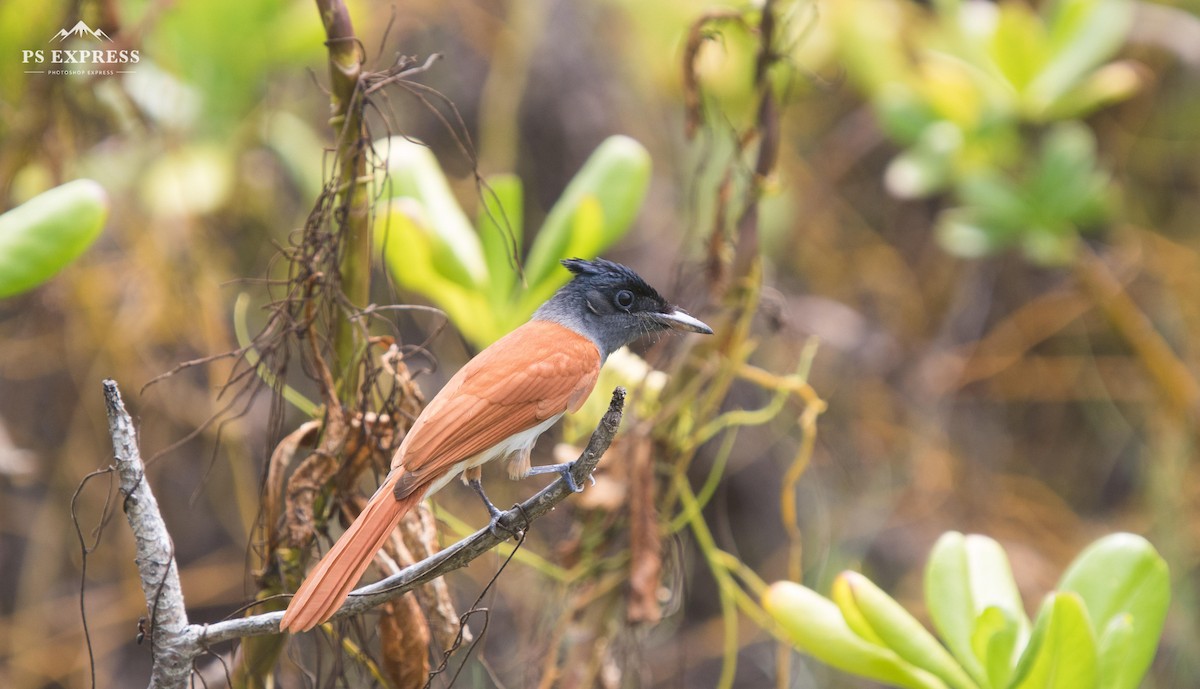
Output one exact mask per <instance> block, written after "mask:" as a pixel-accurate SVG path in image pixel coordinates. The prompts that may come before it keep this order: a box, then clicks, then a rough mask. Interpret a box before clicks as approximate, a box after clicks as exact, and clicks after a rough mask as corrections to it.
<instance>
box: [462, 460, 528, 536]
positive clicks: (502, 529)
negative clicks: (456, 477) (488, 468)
mask: <svg viewBox="0 0 1200 689" xmlns="http://www.w3.org/2000/svg"><path fill="white" fill-rule="evenodd" d="M468 471H470V470H469V469H468ZM476 473H482V472H480V471H478V468H476ZM467 485H468V486H470V487H471V488H472V489H474V490H475V492H476V493H478V494H479V499H480V500H482V501H483V506H484V507H486V508H487V511H488V514H490V515H492V520H491V521H490V522H488V531H491V532H492V535H493V536H495V537H496V538H499V539H500V540H502V541H505V540H508V537H509V536H512V537H513V538H520V537H521V536H520V529H514V528H511V527H510V526H509V525H508V524H505V523H504V513H503V512H501V511H500V510H499V508H497V507H496V506H495V505H493V504H492V501H491V500H489V499H488V496H487V493H484V492H483V482H482V481H480V480H479V477H478V476H473V477H470V478H468V479H467Z"/></svg>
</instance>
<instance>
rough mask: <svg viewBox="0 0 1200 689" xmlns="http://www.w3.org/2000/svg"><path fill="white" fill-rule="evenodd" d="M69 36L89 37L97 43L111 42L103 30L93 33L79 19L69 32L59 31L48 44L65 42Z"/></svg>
mask: <svg viewBox="0 0 1200 689" xmlns="http://www.w3.org/2000/svg"><path fill="white" fill-rule="evenodd" d="M71 36H80V37H83V36H91V37H92V38H94V39H96V40H97V41H108V42H110V43H111V42H112V39H111V38H109V37H108V34H106V33H104V30H103V29H96V30H95V31H93V30H92V29H91V27H89V26H88V25H87V24H85V23H84V22H83V20H82V19H80V20H79V21H78V22H77V23H76V24H75V26H72V27H71V29H70V30H69V31H68V30H67V29H59V30H58V33H56V34H54V38H51V39H50V40H49V41H48V42H49V43H53V42H55V41H58V42H59V43H61V42H63V41H65V40H67V39H68V38H70V37H71Z"/></svg>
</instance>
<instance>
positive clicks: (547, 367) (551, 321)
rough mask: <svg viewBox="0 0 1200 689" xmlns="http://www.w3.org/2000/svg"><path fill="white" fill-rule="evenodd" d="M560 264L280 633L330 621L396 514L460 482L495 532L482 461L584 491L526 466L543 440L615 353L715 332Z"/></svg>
mask: <svg viewBox="0 0 1200 689" xmlns="http://www.w3.org/2000/svg"><path fill="white" fill-rule="evenodd" d="M561 263H562V265H563V266H564V267H565V268H566V269H567V270H569V271H570V272H571V274H572V277H571V279H570V281H569V282H567V283H566V284H565V285H564V286H563V287H561V288H560V289H559V290H558V291H557V292H555V294H554V295H553V296H552V297H551V298H550V299H549V300H547V301H546V302H545V303H544V304H542V305H541V306H540V307H539V308H538V309H537V310H536V311H535V312H534V313H533V316H532V317H531V318H530V319H529V321H527V322H526V323H524V324H523V325H521V326H518V327H517V328H516V329H514V330H513V331H512V332H510V333H508V334H507V335H505V336H504V337H502V338H500V339H499V340H497V341H496V342H494V343H492V344H491V345H489V346H488V347H486V348H485V349H484V350H483V351H481V352H479V354H477V355H475V356H474V357H473V358H472V359H471V360H470V361H468V362H467V363H466V364H465V365H464V366H463V367H462V368H461V369H459V371H458V372H457V373H455V374H454V376H453V377H451V378H450V380H449V381H448V382H447V383H446V385H445V386H444V387H443V388H442V389H441V391H439V392H438V394H437V395H435V396H434V398H433V399H432V400H431V401H430V402H429V404H428V405H427V406H426V407H425V409H424V410H423V411H422V412H421V414H420V415H418V416H417V419H416V421H414V422H413V424H412V426H411V427H410V428H409V430H408V432H407V433H406V434H405V437H404V440H403V441H401V443H400V447H399V448H398V449H397V450H396V453H395V455H394V456H393V458H392V462H391V469H390V471H389V472H388V474H387V476H386V477H385V478H384V481H383V483H382V484H381V485H380V487H379V489H378V490H377V491H376V492H375V494H374V495H373V496H372V497H371V499H370V500H369V501H368V502H367V505H366V506H365V507H364V508H363V510H362V512H361V513H360V514H359V516H358V517H357V518H356V519H355V520H354V522H353V523H351V524H350V526H349V528H347V529H346V531H345V532H344V533H343V534H342V535H341V537H340V538H339V539H338V540H337V541H336V542H335V543H334V545H333V547H332V548H330V549H329V551H328V552H327V553H326V554H325V556H324V557H322V558H321V559H320V561H319V562H318V563H317V565H316V566H315V567H314V568H313V570H312V571H311V572H310V573H309V575H308V576H307V577H306V578H305V580H304V581H303V582H302V583H301V585H300V588H299V589H297V590H296V593H295V595H294V596H293V597H292V599H291V601H290V602H289V604H288V607H287V610H286V611H285V612H284V615H283V619H282V621H281V622H280V625H279V626H280V630H281V631H287V632H303V631H307V630H309V629H312V628H313V627H315V626H317V625H319V624H321V623H322V622H324V621H325V620H327V619H329V618H330V617H331V616H332V615H333V613H334V612H336V611H337V609H338V608H340V607H341V606H342V603H343V602H345V600H346V598H347V597H348V596H349V594H350V590H351V589H352V588H353V587H354V585H355V584H356V583H357V582H358V580H359V579H360V578H361V577H362V575H363V573H364V572H365V571H366V569H367V567H368V566H369V565H370V563H371V561H372V559H374V557H375V553H376V552H377V551H378V550H379V549H380V548H381V547H383V544H384V542H385V541H386V540H387V539H388V537H389V535H390V534H391V533H392V531H393V530H394V529H395V528H396V526H397V525H398V524H399V523H400V519H401V518H402V517H403V516H404V515H405V514H406V513H407V512H408V511H409V510H411V509H412V508H413V507H415V506H416V505H418V504H419V503H420V502H421V501H423V500H425V498H428V497H429V496H431V495H433V494H434V493H436V492H437V491H438V490H440V489H441V488H443V487H444V486H445V485H446V484H448V483H449V482H450V481H451V480H453V479H454V477H456V476H459V475H461V476H462V479H463V481H464V482H466V483H467V484H468V485H469V486H470V487H471V488H472V489H474V491H475V492H476V493H477V494H478V495H479V497H480V499H481V500H482V501H483V504H484V506H485V507H486V509H487V511H488V514H490V515H491V522H490V523H489V528H492V529H493V531H494V530H495V528H496V525H497V524H498V523H499V522H500V516H501V512H500V510H498V509H497V508H496V506H495V505H493V504H492V501H491V500H489V499H488V497H487V494H486V493H484V491H483V484H482V483H481V481H480V478H481V475H482V467H481V465H483V464H484V463H486V462H489V461H492V460H496V459H507V460H508V473H509V476H510V477H511V478H514V479H517V478H523V477H525V476H531V475H538V474H550V473H558V474H561V475H562V477H563V479H564V481H565V482H566V484H567V486H568V487H569V488H570V489H571V490H572V491H574V492H579V491H580V490H582V488H581V487H580V486H579V485H577V484H576V482H575V480H574V479H573V478H572V476H571V471H570V470H571V463H570V462H567V463H563V464H549V465H543V466H530V451H531V450H532V448H533V445H534V443H535V442H536V441H537V438H538V436H540V435H541V434H542V433H543V432H545V431H546V430H547V429H549V428H550V427H551V426H553V425H554V423H555V422H556V421H558V419H559V418H560V417H561V416H562V415H563V414H564V413H566V412H575V411H578V410H579V408H580V407H581V406H583V403H584V401H585V400H586V399H587V398H588V395H590V394H591V392H592V388H593V387H595V385H596V379H597V377H598V376H599V374H600V367H601V366H602V365H603V364H604V362H605V360H606V359H607V358H608V356H609V355H610V354H612V353H613V352H614V351H616V350H618V349H620V348H621V347H624V346H625V345H628V344H630V343H632V342H634V341H635V340H637V339H638V338H640V337H642V336H646V335H654V334H656V333H661V332H664V331H667V330H677V331H684V332H695V333H703V334H707V335H711V334H712V332H713V331H712V328H710V327H708V326H707V325H705V324H704V323H703V322H701V321H700V320H699V319H697V318H695V317H693V316H691V315H689V314H688V313H687V312H686V311H684V310H683V309H681V308H679V307H677V306H673V305H671V304H670V303H668V302H667V301H666V300H665V299H663V297H662V296H660V295H659V293H658V292H657V291H655V290H654V288H653V287H651V286H650V285H649V284H648V283H647V282H646V281H645V280H643V279H642V278H641V277H640V276H639V275H638V274H637V273H635V272H634V271H633V270H632V269H630V268H629V267H627V266H624V265H622V264H620V263H615V262H613V261H608V260H605V259H603V258H597V259H594V260H584V259H579V258H572V259H565V260H563V261H561Z"/></svg>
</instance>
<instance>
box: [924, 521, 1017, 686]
mask: <svg viewBox="0 0 1200 689" xmlns="http://www.w3.org/2000/svg"><path fill="white" fill-rule="evenodd" d="M925 600H926V604H927V605H928V606H929V615H930V617H931V618H932V620H933V625H934V627H935V628H937V630H938V633H939V634H941V636H942V639H943V640H945V642H946V645H947V646H948V647H949V648H950V651H951V652H952V653H953V654H954V657H955V658H957V659H958V661H959V663H961V664H962V666H963V667H964V668H965V669H966V670H967V672H968V673H969V674H970V675H971V677H972V678H973V679H974V680H975V681H976V682H977V683H978V684H980V685H983V686H987V685H988V680H987V673H986V672H985V671H984V668H983V664H982V663H980V661H979V659H978V658H977V657H976V655H975V652H974V649H973V648H972V645H971V638H972V635H973V634H974V633H975V627H976V619H977V618H978V617H979V616H980V615H982V614H983V612H984V611H985V610H987V609H988V608H990V607H998V608H1000V609H1002V610H1003V611H1004V612H1005V613H1006V614H1008V615H1010V616H1012V617H1013V619H1015V620H1017V624H1018V630H1019V635H1020V636H1019V638H1020V639H1022V640H1023V639H1024V637H1025V635H1026V633H1027V632H1026V630H1027V629H1028V626H1029V621H1028V618H1026V616H1025V610H1024V606H1023V604H1022V602H1021V596H1020V593H1019V592H1018V591H1017V585H1016V582H1015V581H1014V580H1013V576H1012V570H1011V568H1010V567H1009V564H1008V558H1007V557H1006V556H1005V554H1004V549H1003V548H1001V547H1000V544H999V543H997V542H996V541H994V540H992V539H990V538H987V537H986V536H976V535H971V536H963V535H962V534H960V533H958V532H954V531H951V532H948V533H946V534H944V535H943V536H942V537H941V538H939V539H938V542H937V543H936V544H935V545H934V547H933V551H932V552H931V553H930V554H929V563H928V565H927V566H926V568H925Z"/></svg>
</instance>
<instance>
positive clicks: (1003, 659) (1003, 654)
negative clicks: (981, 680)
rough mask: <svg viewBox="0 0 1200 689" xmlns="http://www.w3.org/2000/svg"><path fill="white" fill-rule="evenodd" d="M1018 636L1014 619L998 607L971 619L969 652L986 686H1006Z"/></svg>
mask: <svg viewBox="0 0 1200 689" xmlns="http://www.w3.org/2000/svg"><path fill="white" fill-rule="evenodd" d="M1019 634H1020V626H1019V624H1018V622H1017V620H1015V619H1014V618H1013V617H1012V616H1011V615H1009V614H1008V613H1007V612H1005V611H1004V610H1003V609H1002V608H998V607H995V606H993V607H990V608H988V609H987V610H984V611H983V613H981V614H980V615H979V617H977V618H975V628H974V629H973V630H972V631H971V650H972V651H974V652H975V657H976V658H978V659H979V662H980V663H981V664H982V665H983V669H984V672H985V673H986V674H987V679H988V684H989V685H990V686H992V687H997V688H999V687H1006V686H1008V680H1009V678H1010V677H1012V673H1013V669H1014V668H1013V664H1014V663H1015V661H1016V658H1015V654H1014V651H1015V650H1016V645H1017V641H1018V636H1019Z"/></svg>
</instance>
